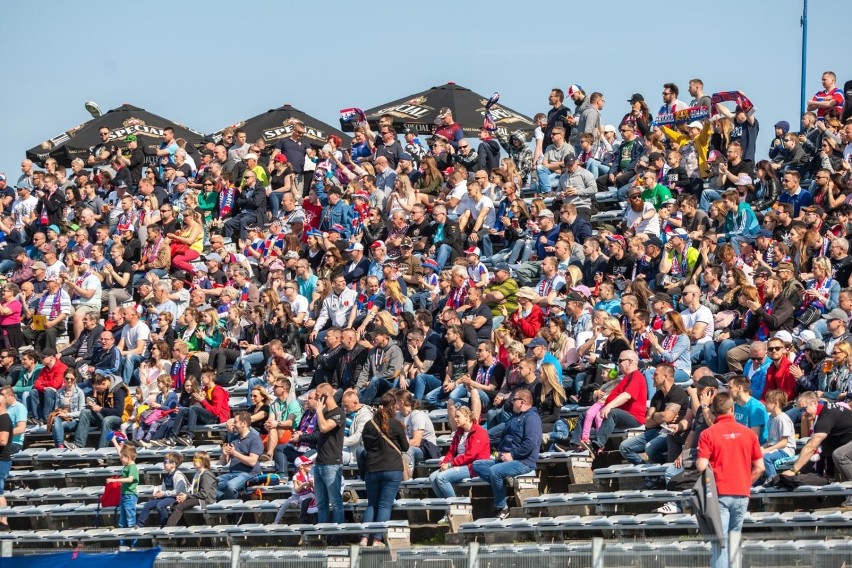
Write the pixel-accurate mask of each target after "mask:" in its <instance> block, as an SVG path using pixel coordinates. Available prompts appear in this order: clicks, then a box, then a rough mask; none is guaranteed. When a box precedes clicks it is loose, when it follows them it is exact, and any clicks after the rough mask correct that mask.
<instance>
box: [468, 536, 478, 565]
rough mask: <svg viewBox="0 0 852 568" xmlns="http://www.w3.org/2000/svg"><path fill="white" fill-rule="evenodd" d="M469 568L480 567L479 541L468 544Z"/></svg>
mask: <svg viewBox="0 0 852 568" xmlns="http://www.w3.org/2000/svg"><path fill="white" fill-rule="evenodd" d="M467 568H479V543H478V542H471V543H470V544H468V545H467Z"/></svg>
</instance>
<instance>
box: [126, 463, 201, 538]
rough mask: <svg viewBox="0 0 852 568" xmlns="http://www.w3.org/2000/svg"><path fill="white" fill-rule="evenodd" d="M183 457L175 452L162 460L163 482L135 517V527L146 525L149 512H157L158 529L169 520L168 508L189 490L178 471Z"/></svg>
mask: <svg viewBox="0 0 852 568" xmlns="http://www.w3.org/2000/svg"><path fill="white" fill-rule="evenodd" d="M182 462H183V457H181V455H180V454H179V453H177V452H169V453H167V454H166V457H165V458H163V471H164V472H165V475H163V481H162V483H160V486H159V487H157V488H156V489H154V494H153V497H154V498H153V499H151V500H150V501H147V502H146V503H145V504H144V505H143V506H142V510H141V511H140V512H139V514H138V515H137V516H136V525H137V526H140V527H144V526H145V525H147V524H148V517H149V516H150V515H151V511H153V510H154V509H156V510H157V513H159V515H160V528H163V527H164V526H165V524H166V522H168V520H169V508H170V507H171V506H172V505H174V504H175V503H176V502H177V496H178V495H180V494H185V493H186V492H187V489H189V482H188V481H187V479H186V476H185V475H184V474H183V472H182V471H180V469H178V468H180V464H181V463H182Z"/></svg>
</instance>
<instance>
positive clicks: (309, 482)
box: [274, 455, 317, 525]
mask: <svg viewBox="0 0 852 568" xmlns="http://www.w3.org/2000/svg"><path fill="white" fill-rule="evenodd" d="M295 463H296V473H294V474H293V494H292V495H291V496H290V497H288V498H287V500H285V501H284V503H282V504H281V507H280V508H279V509H278V514H277V515H275V522H274V524H276V525H277V524H278V523H280V522H281V519H283V518H284V513H286V512H287V509H289V508H290V505H292V504H293V503H296V502H297V501H298V503H299V509H300V512H299V522H300V523H311V522H313V521H312V519H311V515H314V514H315V513H316V512H317V502H316V499H314V474H313V473H312V472H311V469H312V468H313V465H314V456H313V455H304V456H299V457H297V458H296V461H295Z"/></svg>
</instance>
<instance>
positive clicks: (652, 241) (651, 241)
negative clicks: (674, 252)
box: [645, 235, 663, 249]
mask: <svg viewBox="0 0 852 568" xmlns="http://www.w3.org/2000/svg"><path fill="white" fill-rule="evenodd" d="M648 245H652V246H655V247H657V248H660V249H661V248H663V241H661V240H660V237H658V236H656V235H651V236H650V237H648V240H647V241H645V246H648Z"/></svg>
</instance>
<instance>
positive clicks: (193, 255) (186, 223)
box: [166, 208, 204, 274]
mask: <svg viewBox="0 0 852 568" xmlns="http://www.w3.org/2000/svg"><path fill="white" fill-rule="evenodd" d="M166 237H167V239H168V243H169V250H170V251H171V253H172V266H173V267H174V268H177V269H180V270H183V271H185V272H186V273H187V274H194V273H195V270H194V269H193V267H192V264H191V262H192V261H193V260H197V259H198V257H199V256H200V255H201V252H202V250H203V247H204V226H203V225H202V221H201V214H200V213H199V212H198V211H196V210H195V209H190V208H187V209H184V212H183V228H182V229H180V230H179V231H177V232H174V233H169V234H167V235H166Z"/></svg>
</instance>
